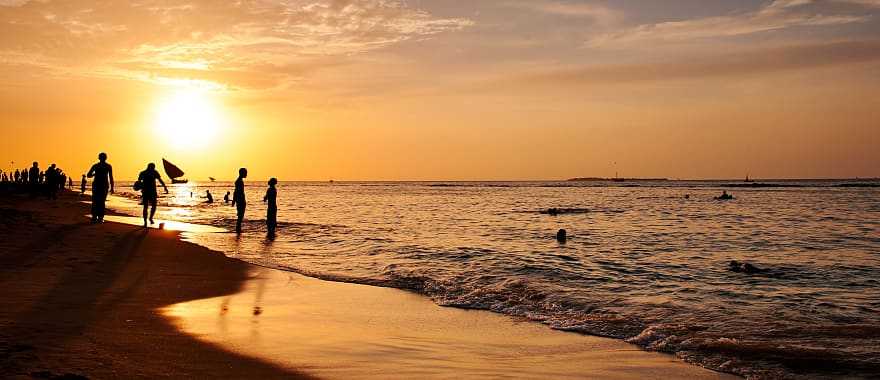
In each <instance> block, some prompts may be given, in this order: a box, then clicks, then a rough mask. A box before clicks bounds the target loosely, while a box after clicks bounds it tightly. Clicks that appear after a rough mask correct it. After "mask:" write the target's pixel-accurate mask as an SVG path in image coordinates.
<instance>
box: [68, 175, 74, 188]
mask: <svg viewBox="0 0 880 380" xmlns="http://www.w3.org/2000/svg"><path fill="white" fill-rule="evenodd" d="M67 188H68V189H70V190H73V176H70V178H68V179H67Z"/></svg>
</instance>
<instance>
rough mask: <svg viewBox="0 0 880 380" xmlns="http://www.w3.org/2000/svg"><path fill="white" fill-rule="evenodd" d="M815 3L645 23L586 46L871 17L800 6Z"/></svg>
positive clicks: (798, 1)
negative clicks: (817, 12) (832, 13)
mask: <svg viewBox="0 0 880 380" xmlns="http://www.w3.org/2000/svg"><path fill="white" fill-rule="evenodd" d="M854 1H858V0H854ZM862 1H870V0H862ZM812 3H813V0H775V1H772V2H770V3H768V4H767V5H765V6H763V7H761V8H760V9H758V10H757V11H754V12H747V13H742V14H735V15H728V16H716V17H706V18H699V19H693V20H684V21H671V22H662V23H656V24H645V25H640V26H637V27H634V28H630V29H626V30H623V31H618V32H613V33H606V34H602V35H599V36H597V37H595V38H592V39H590V40H588V41H587V46H590V47H606V46H622V45H630V44H633V43H640V42H652V43H653V42H675V41H687V40H695V39H707V38H716V37H733V36H742V35H749V34H755V33H761V32H768V31H772V30H780V29H786V28H792V27H802V26H827V25H841V24H849V23H856V22H864V21H867V20H868V18H869V17H868V16H864V15H823V14H815V13H808V12H804V11H802V9H800V8H802V7H803V6H805V5H809V4H812Z"/></svg>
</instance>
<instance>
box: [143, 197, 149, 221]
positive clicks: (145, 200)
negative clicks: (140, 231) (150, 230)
mask: <svg viewBox="0 0 880 380" xmlns="http://www.w3.org/2000/svg"><path fill="white" fill-rule="evenodd" d="M143 204H144V227H146V226H147V207H148V206H149V202H147V198H146V197H144V199H143Z"/></svg>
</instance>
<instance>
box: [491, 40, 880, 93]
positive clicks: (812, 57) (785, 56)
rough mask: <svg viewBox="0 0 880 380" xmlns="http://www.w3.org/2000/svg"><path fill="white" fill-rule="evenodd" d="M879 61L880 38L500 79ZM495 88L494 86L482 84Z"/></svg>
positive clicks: (542, 82)
mask: <svg viewBox="0 0 880 380" xmlns="http://www.w3.org/2000/svg"><path fill="white" fill-rule="evenodd" d="M878 61H880V40H870V41H845V42H834V43H823V44H804V45H797V46H787V47H777V48H770V49H757V50H748V51H742V52H736V53H729V54H719V55H711V56H701V57H682V58H680V59H678V60H675V61H668V62H654V63H643V64H616V65H615V64H609V65H595V66H584V67H575V68H571V67H568V68H556V69H554V70H550V71H544V72H536V73H531V74H527V75H523V76H520V77H518V78H516V79H513V80H511V79H506V80H503V81H499V82H498V83H499V85H500V86H504V85H507V84H510V83H516V84H518V85H526V86H530V85H531V86H551V87H554V88H556V87H559V86H588V85H602V84H624V83H640V82H658V81H671V80H691V79H706V78H729V77H742V76H748V75H760V74H768V73H777V72H783V71H792V70H804V69H813V68H818V67H827V66H838V65H849V64H861V63H871V62H878ZM486 87H488V88H493V87H496V86H486Z"/></svg>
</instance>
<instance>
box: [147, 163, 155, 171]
mask: <svg viewBox="0 0 880 380" xmlns="http://www.w3.org/2000/svg"><path fill="white" fill-rule="evenodd" d="M147 170H156V164H154V163H152V162H151V163H149V164H147Z"/></svg>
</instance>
